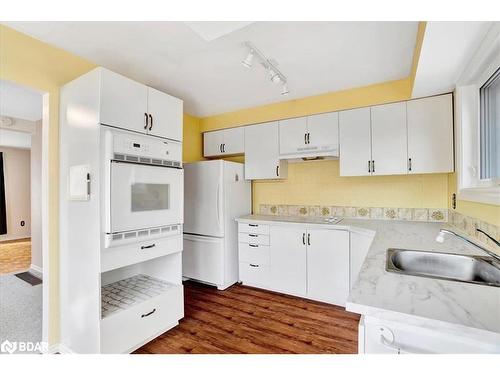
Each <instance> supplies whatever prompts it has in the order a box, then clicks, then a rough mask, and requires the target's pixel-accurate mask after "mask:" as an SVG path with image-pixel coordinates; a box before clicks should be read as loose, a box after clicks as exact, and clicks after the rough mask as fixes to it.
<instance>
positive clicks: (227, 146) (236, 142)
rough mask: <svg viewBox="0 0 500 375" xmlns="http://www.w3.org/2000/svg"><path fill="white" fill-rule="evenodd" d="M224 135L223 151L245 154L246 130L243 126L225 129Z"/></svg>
mask: <svg viewBox="0 0 500 375" xmlns="http://www.w3.org/2000/svg"><path fill="white" fill-rule="evenodd" d="M223 135H224V142H223V144H222V153H223V154H224V155H235V154H243V153H244V152H245V130H244V128H243V127H239V128H232V129H227V130H223Z"/></svg>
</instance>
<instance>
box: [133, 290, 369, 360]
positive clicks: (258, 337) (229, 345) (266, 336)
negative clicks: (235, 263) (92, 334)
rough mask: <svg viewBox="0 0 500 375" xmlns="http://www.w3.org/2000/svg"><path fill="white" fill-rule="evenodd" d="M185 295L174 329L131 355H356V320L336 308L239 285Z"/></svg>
mask: <svg viewBox="0 0 500 375" xmlns="http://www.w3.org/2000/svg"><path fill="white" fill-rule="evenodd" d="M184 293H185V317H184V319H182V320H181V322H180V324H179V326H177V327H175V328H174V329H172V330H170V331H168V332H166V333H164V334H163V335H161V336H160V337H158V338H156V339H155V340H153V341H151V342H150V343H148V344H146V345H145V346H143V347H141V348H139V349H138V350H137V351H136V352H135V353H141V354H144V353H165V354H166V353H170V354H174V353H177V354H183V353H197V354H208V353H210V354H222V353H239V354H241V353H254V354H273V353H274V354H286V353H300V354H321V353H346V354H347V353H357V341H358V337H357V335H358V322H359V315H358V314H354V313H350V312H347V311H345V310H344V309H343V308H341V307H337V306H332V305H328V304H324V303H320V302H314V301H308V300H304V299H301V298H296V297H291V296H286V295H282V294H278V293H272V292H267V291H264V290H259V289H254V288H249V287H245V286H241V285H234V286H232V287H231V288H229V289H227V290H225V291H218V290H217V289H215V288H212V287H208V286H204V285H201V284H196V283H192V282H188V283H185V284H184Z"/></svg>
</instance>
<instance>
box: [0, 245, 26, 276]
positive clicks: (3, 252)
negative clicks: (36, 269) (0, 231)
mask: <svg viewBox="0 0 500 375" xmlns="http://www.w3.org/2000/svg"><path fill="white" fill-rule="evenodd" d="M30 266H31V240H30V239H22V240H14V241H4V242H0V275H1V274H5V273H13V272H18V271H25V270H26V269H28V268H30Z"/></svg>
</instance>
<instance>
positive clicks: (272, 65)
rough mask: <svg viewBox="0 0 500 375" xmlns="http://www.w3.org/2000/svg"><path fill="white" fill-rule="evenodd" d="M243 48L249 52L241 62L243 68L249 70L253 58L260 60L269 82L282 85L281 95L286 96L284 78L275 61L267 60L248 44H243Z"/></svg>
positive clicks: (285, 81) (286, 88) (287, 91)
mask: <svg viewBox="0 0 500 375" xmlns="http://www.w3.org/2000/svg"><path fill="white" fill-rule="evenodd" d="M245 46H246V47H247V48H248V50H249V51H248V55H247V57H246V58H245V60H243V61H242V62H241V64H242V65H243V66H244V67H245V68H251V67H252V62H253V59H254V56H256V57H257V58H258V59H259V60H260V64H261V65H262V66H263V67H264V69H266V70H267V72H268V74H269V77H270V79H271V82H273V83H281V84H282V85H283V86H282V90H281V95H288V94H289V93H290V91H289V90H288V87H287V80H286V77H285V76H284V74H283V73H281V72H280V71H279V69H278V68H277V65H278V64H277V63H276V61H274V60H271V59H268V58H267V57H266V56H265V55H264V54H263V53H262V52H260V51H259V50H258V49H257V48H256V47H255V46H254V45H253V44H252V43H250V42H245Z"/></svg>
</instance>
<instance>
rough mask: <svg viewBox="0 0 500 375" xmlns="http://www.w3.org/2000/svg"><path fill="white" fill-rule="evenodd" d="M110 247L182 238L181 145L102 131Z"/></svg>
mask: <svg viewBox="0 0 500 375" xmlns="http://www.w3.org/2000/svg"><path fill="white" fill-rule="evenodd" d="M102 139H103V140H104V144H103V147H104V155H105V157H104V158H103V163H104V165H103V171H104V207H105V208H104V215H103V217H104V228H105V236H106V241H105V244H106V247H109V246H115V245H123V244H125V243H130V242H134V241H142V240H145V239H149V238H157V237H164V236H167V235H173V234H178V233H179V232H181V224H182V222H183V194H184V191H183V170H182V162H181V158H182V146H181V144H180V143H179V142H175V141H167V140H165V139H160V138H155V137H151V136H145V135H141V134H137V133H133V132H129V131H123V130H118V129H114V128H110V127H107V126H103V127H102Z"/></svg>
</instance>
